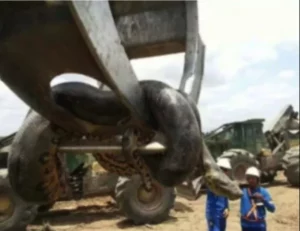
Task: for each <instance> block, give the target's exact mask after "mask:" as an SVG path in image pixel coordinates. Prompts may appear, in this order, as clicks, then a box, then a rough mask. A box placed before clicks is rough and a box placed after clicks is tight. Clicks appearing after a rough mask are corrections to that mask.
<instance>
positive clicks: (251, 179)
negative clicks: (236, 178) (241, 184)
mask: <svg viewBox="0 0 300 231" xmlns="http://www.w3.org/2000/svg"><path fill="white" fill-rule="evenodd" d="M247 182H248V184H249V186H250V187H251V188H254V187H256V186H257V184H258V179H257V177H255V176H247Z"/></svg>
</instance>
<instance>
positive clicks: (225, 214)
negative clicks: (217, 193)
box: [223, 209, 229, 218]
mask: <svg viewBox="0 0 300 231" xmlns="http://www.w3.org/2000/svg"><path fill="white" fill-rule="evenodd" d="M228 216H229V210H228V209H225V210H224V212H223V217H225V218H227V217H228Z"/></svg>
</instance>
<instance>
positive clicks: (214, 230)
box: [206, 190, 229, 231]
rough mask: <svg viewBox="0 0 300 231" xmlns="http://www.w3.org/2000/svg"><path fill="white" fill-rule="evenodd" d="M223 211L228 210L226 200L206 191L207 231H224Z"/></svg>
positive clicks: (224, 219)
mask: <svg viewBox="0 0 300 231" xmlns="http://www.w3.org/2000/svg"><path fill="white" fill-rule="evenodd" d="M225 209H229V204H228V198H226V197H223V196H217V195H215V194H214V193H213V192H211V191H210V190H207V200H206V220H207V225H208V231H225V230H226V218H225V217H224V216H223V213H224V210H225Z"/></svg>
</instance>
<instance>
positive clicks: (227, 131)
mask: <svg viewBox="0 0 300 231" xmlns="http://www.w3.org/2000/svg"><path fill="white" fill-rule="evenodd" d="M263 122H264V120H263V119H252V120H247V121H243V122H235V123H230V124H225V125H223V126H221V127H220V128H218V129H216V130H214V131H212V132H211V133H209V134H208V135H207V136H206V142H207V144H208V145H209V147H210V149H211V150H212V153H213V155H214V157H215V158H229V159H230V161H231V165H232V175H233V177H234V179H236V180H238V181H239V182H240V183H241V184H243V183H245V171H246V169H247V168H248V167H250V166H256V167H258V168H259V169H260V171H261V180H262V182H272V181H273V180H274V178H275V176H276V173H277V171H279V170H285V173H286V174H287V172H288V174H287V175H288V176H287V178H288V181H289V182H290V183H291V182H293V183H291V184H292V185H294V186H299V183H297V182H299V176H298V175H297V173H298V172H299V147H296V148H295V147H292V145H291V144H293V145H296V146H297V145H299V141H298V137H297V136H296V134H299V118H298V113H297V112H295V111H294V108H293V107H292V106H291V105H287V106H286V107H284V108H283V109H282V111H281V112H280V113H279V115H278V116H277V117H276V119H275V120H274V122H273V124H270V126H269V127H267V128H266V129H265V130H266V131H265V132H263ZM291 161H292V162H293V164H291V163H290V162H291ZM288 166H292V167H288ZM292 168H293V170H291V169H292ZM295 179H298V181H296V180H295Z"/></svg>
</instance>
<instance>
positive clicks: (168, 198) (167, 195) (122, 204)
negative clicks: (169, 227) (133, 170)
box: [115, 175, 175, 225]
mask: <svg viewBox="0 0 300 231" xmlns="http://www.w3.org/2000/svg"><path fill="white" fill-rule="evenodd" d="M153 187H154V189H153V190H154V193H152V194H151V193H146V191H145V190H144V189H143V188H142V181H141V178H140V176H139V175H135V176H132V177H131V178H126V177H119V179H118V183H117V185H116V189H115V198H116V202H117V204H118V206H119V209H120V210H121V212H122V213H123V214H125V215H126V217H127V218H129V219H130V220H132V221H133V222H134V224H136V225H142V224H158V223H160V222H163V221H164V220H166V219H167V218H168V216H169V212H170V210H171V209H172V208H173V206H174V203H175V189H174V188H168V187H164V186H162V185H160V184H158V183H156V182H154V183H153ZM142 196H144V198H139V197H142Z"/></svg>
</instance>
